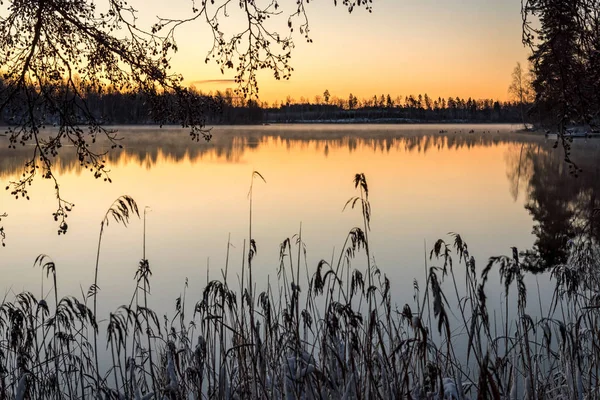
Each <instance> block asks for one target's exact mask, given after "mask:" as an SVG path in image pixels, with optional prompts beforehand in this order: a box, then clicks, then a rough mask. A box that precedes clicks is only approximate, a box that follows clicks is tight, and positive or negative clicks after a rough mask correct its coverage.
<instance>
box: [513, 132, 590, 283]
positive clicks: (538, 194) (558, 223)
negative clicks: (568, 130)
mask: <svg viewBox="0 0 600 400" xmlns="http://www.w3.org/2000/svg"><path fill="white" fill-rule="evenodd" d="M573 155H574V158H575V157H576V158H577V160H578V164H579V165H580V167H581V168H582V169H583V171H582V172H581V173H580V174H579V176H578V177H574V176H573V175H572V174H569V170H568V168H567V166H566V164H565V163H564V160H563V159H562V155H561V150H559V149H553V148H552V146H551V143H523V144H516V145H515V146H513V147H512V149H511V150H510V151H509V152H508V153H507V154H506V157H505V159H506V166H507V177H508V179H509V182H510V190H511V194H512V196H513V198H514V199H515V200H517V198H518V197H519V189H520V188H521V190H522V188H524V187H525V188H527V189H526V194H525V196H526V198H525V209H527V211H528V212H529V214H530V215H531V216H532V218H533V221H534V226H533V230H532V233H533V234H534V235H535V237H536V238H535V242H534V245H533V248H532V249H530V250H527V251H523V252H522V253H521V256H522V259H523V267H524V268H526V269H528V270H530V271H532V272H541V271H545V270H547V269H549V268H552V267H557V266H564V265H566V264H569V263H571V262H572V261H574V260H573V259H572V257H577V258H579V261H581V257H586V258H587V259H588V262H589V261H590V260H589V257H594V258H596V257H597V254H598V247H599V245H600V211H599V209H600V198H599V197H598V195H599V193H600V165H599V163H598V160H600V143H599V142H598V141H596V140H590V141H582V142H575V143H574V144H573ZM596 259H597V258H596Z"/></svg>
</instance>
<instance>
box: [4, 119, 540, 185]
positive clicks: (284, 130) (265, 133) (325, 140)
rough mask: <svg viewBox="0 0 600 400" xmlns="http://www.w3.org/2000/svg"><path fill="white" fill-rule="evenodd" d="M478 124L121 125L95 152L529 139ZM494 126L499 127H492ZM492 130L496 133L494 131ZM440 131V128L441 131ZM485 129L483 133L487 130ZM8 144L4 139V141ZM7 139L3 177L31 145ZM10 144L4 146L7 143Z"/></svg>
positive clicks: (150, 162) (221, 154)
mask: <svg viewBox="0 0 600 400" xmlns="http://www.w3.org/2000/svg"><path fill="white" fill-rule="evenodd" d="M484 127H485V129H487V130H484V129H483V128H479V129H478V130H476V132H475V133H466V132H468V130H467V128H463V127H462V126H457V127H455V129H451V130H448V129H444V131H447V132H448V133H436V126H431V125H430V126H424V127H423V126H421V127H419V126H416V127H415V126H408V127H407V126H401V127H393V126H392V127H390V126H387V127H381V126H366V127H365V126H358V127H356V126H342V127H339V126H326V127H323V126H322V125H319V126H318V127H317V128H316V129H315V128H312V127H308V128H307V127H306V126H302V127H300V128H294V127H291V128H290V127H287V126H286V127H271V126H269V127H245V128H239V127H230V128H222V127H220V128H216V129H215V131H214V136H213V139H212V140H211V142H209V143H206V142H199V143H196V142H193V141H191V140H190V139H189V137H188V136H187V135H186V134H185V131H183V130H181V129H179V128H163V129H159V128H131V127H127V128H122V129H121V132H122V134H121V138H122V142H121V143H122V144H123V146H124V149H122V150H112V151H108V150H109V144H108V143H104V144H103V143H102V141H101V140H99V141H98V143H97V144H96V145H95V148H94V150H95V151H96V152H98V153H104V152H107V154H106V157H105V159H106V161H107V162H108V163H109V164H113V165H117V164H119V163H136V164H138V165H142V166H144V167H146V168H148V169H150V168H152V167H154V166H155V165H156V164H157V162H158V160H159V159H162V160H165V161H167V162H175V163H179V162H181V161H183V160H190V161H192V162H199V161H202V160H206V159H211V160H217V161H221V162H228V163H239V162H241V161H242V159H243V156H244V154H246V153H247V152H250V151H253V150H257V149H259V148H260V147H261V146H265V145H267V144H269V143H273V142H275V143H277V144H278V145H281V146H284V147H285V148H287V149H291V148H292V147H293V148H296V149H300V150H305V149H311V150H312V149H314V150H315V151H316V152H317V153H320V154H322V155H324V156H325V157H327V156H328V154H329V152H330V151H331V150H338V149H341V148H343V149H347V150H348V151H349V152H350V153H352V152H354V151H356V150H357V149H359V148H367V149H372V150H373V151H377V152H381V153H389V152H390V151H400V150H402V151H406V152H418V153H423V154H426V153H427V152H428V151H430V150H432V149H435V150H459V149H463V148H464V149H471V148H474V147H489V146H496V145H498V144H501V143H502V144H505V143H526V142H527V141H529V140H531V139H532V138H531V137H530V136H527V135H514V134H512V133H510V132H509V130H508V129H507V126H506V125H504V126H502V125H501V126H498V128H501V129H495V130H491V129H488V128H489V126H487V125H486V126H484ZM493 128H496V126H493ZM492 131H494V133H491V132H492ZM438 132H439V131H438ZM484 132H485V133H484ZM4 142H6V143H4ZM7 143H8V142H7V138H6V137H0V177H1V178H3V179H8V177H10V176H13V175H17V174H20V173H21V172H22V169H23V165H24V163H25V162H26V161H28V159H29V158H30V157H31V156H32V151H31V148H30V147H21V148H17V149H16V150H10V149H8V148H7V147H8V146H7ZM5 144H6V145H5ZM55 165H56V169H57V170H58V171H60V172H63V173H68V172H71V171H77V172H79V171H80V166H79V163H78V160H77V155H76V154H75V153H74V152H69V151H68V149H64V151H63V152H62V153H61V155H60V157H59V158H58V159H56V160H55Z"/></svg>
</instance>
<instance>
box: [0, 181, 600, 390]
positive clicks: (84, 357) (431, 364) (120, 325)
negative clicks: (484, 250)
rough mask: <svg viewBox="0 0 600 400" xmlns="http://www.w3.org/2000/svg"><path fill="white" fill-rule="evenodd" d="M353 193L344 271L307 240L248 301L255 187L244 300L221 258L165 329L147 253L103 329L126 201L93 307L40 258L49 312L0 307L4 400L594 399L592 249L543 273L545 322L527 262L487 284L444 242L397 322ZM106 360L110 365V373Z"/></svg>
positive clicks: (596, 322)
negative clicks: (548, 278)
mask: <svg viewBox="0 0 600 400" xmlns="http://www.w3.org/2000/svg"><path fill="white" fill-rule="evenodd" d="M255 177H260V178H262V176H260V175H256V174H253V177H252V179H253V181H254V179H255ZM354 184H355V188H356V189H357V191H358V194H357V196H356V197H354V198H352V199H350V200H349V202H348V203H347V204H346V205H347V206H349V207H350V208H353V209H354V208H355V209H356V210H357V211H358V212H359V213H360V224H361V227H355V228H352V229H351V230H350V231H349V232H348V234H347V237H346V240H345V243H344V246H343V248H342V249H341V250H340V251H339V253H338V254H337V255H336V258H335V259H332V260H330V261H325V260H322V261H320V262H319V263H318V264H317V265H316V266H308V265H307V261H306V254H305V248H304V245H303V242H302V233H301V229H300V232H299V234H298V235H296V236H294V237H292V238H287V239H285V240H284V241H283V242H282V244H281V248H280V264H279V267H278V269H277V271H276V272H277V279H276V280H275V281H274V282H271V281H269V282H268V283H267V284H266V285H263V286H265V287H264V289H263V290H262V291H260V292H258V293H255V288H256V287H257V285H256V282H254V281H253V275H252V268H253V258H254V255H255V254H256V252H257V244H256V242H255V241H254V239H253V237H252V188H251V191H250V194H249V201H250V208H249V222H250V223H249V238H248V243H247V248H246V247H245V248H244V253H245V257H243V260H244V261H243V265H242V266H241V269H242V270H241V277H242V278H241V280H240V281H238V282H237V285H232V284H231V282H229V281H228V279H227V277H228V270H230V269H231V268H232V266H230V265H229V261H228V260H229V247H230V246H229V245H228V248H227V252H228V253H227V261H226V262H225V265H223V266H222V270H221V279H216V280H212V281H210V282H208V284H207V285H206V287H205V288H204V290H203V292H202V293H201V294H200V296H199V298H197V299H193V298H191V299H190V297H191V295H190V294H189V293H188V292H187V282H186V285H185V287H184V290H183V294H182V295H181V296H179V297H178V298H177V299H176V300H175V302H174V314H173V316H172V317H171V318H169V319H167V318H165V319H164V320H163V321H161V320H160V319H159V318H158V316H157V315H156V313H155V312H154V311H152V310H151V309H150V308H149V307H148V296H150V283H151V275H152V272H151V269H150V263H149V261H148V260H147V259H145V252H144V255H143V259H142V260H141V261H140V263H139V265H138V268H137V271H136V273H135V276H134V279H135V282H136V285H135V287H134V290H133V294H132V297H131V300H130V301H129V303H128V304H126V305H123V306H120V307H119V308H117V309H116V310H114V312H112V313H110V314H109V316H108V319H107V321H106V323H103V324H100V326H99V324H98V322H97V310H98V308H97V300H98V298H99V293H100V292H99V291H98V289H99V286H98V280H99V269H100V254H101V251H100V248H101V243H102V236H103V234H104V233H105V227H106V225H107V224H108V220H109V217H112V218H114V219H115V220H116V221H117V222H120V223H123V224H126V223H127V222H128V221H129V219H130V217H133V216H136V215H137V216H139V212H138V207H137V204H136V203H135V201H133V199H131V198H130V197H127V196H125V197H121V198H119V199H117V200H116V201H115V203H113V205H112V206H111V207H110V208H109V209H108V211H107V213H106V215H105V217H104V219H103V220H102V223H101V228H100V234H99V242H98V256H97V262H96V272H95V280H94V283H93V285H92V286H91V288H90V290H89V291H88V293H87V294H86V295H84V294H82V295H81V296H80V297H77V296H71V295H67V296H63V295H62V294H60V293H59V287H58V277H57V271H58V268H57V266H56V265H55V263H54V262H53V261H52V260H51V258H50V257H48V256H46V255H41V256H39V257H38V258H37V260H36V261H35V266H36V267H38V268H41V271H42V273H43V274H44V275H45V277H46V279H49V280H50V284H51V285H52V293H53V298H48V299H46V298H41V297H40V298H38V297H36V296H35V295H34V294H32V293H29V292H24V293H20V294H18V295H16V296H14V298H12V299H8V298H5V299H3V301H2V303H1V305H0V398H2V399H3V398H16V399H26V398H31V399H51V398H52V399H58V398H80V399H83V398H106V399H121V398H125V399H151V398H153V399H159V398H160V399H189V398H195V399H203V398H225V399H230V398H231V399H233V398H237V399H242V398H277V399H280V398H285V399H321V398H333V399H358V398H373V399H377V398H382V399H392V398H413V399H426V398H427V399H466V398H479V399H522V398H525V399H534V398H535V399H542V398H544V399H561V398H578V399H584V398H598V397H599V396H600V393H599V380H598V376H599V375H598V374H599V368H600V338H599V337H598V335H597V333H598V332H599V331H600V330H599V329H600V312H599V310H600V295H599V294H600V279H599V275H598V267H599V264H598V260H599V259H600V258H599V256H600V252H599V246H598V243H594V242H592V241H590V240H584V239H581V240H580V241H578V242H577V243H574V244H573V247H572V249H571V258H570V260H569V262H568V263H567V264H565V265H559V266H556V267H554V269H553V270H552V271H551V272H550V273H551V274H552V279H553V281H554V282H555V289H554V296H553V301H552V304H551V305H550V307H548V310H549V311H547V312H546V314H544V311H543V310H542V307H541V304H539V310H538V307H537V306H538V305H534V306H531V305H529V303H531V301H528V300H531V298H533V297H535V296H534V295H535V293H536V291H535V290H533V291H532V290H529V291H528V288H527V287H526V284H525V276H526V274H527V272H526V269H527V268H526V265H528V264H527V263H528V261H530V260H529V259H528V257H529V258H530V257H531V254H529V253H519V252H518V251H517V249H514V250H513V253H512V255H511V256H501V257H493V258H491V259H490V260H489V262H488V263H487V265H486V266H485V267H484V268H483V269H482V270H481V271H480V270H478V268H477V267H476V264H475V260H474V258H473V257H472V256H471V255H470V252H469V248H468V246H467V243H466V242H465V241H464V240H463V238H462V237H461V236H460V235H458V234H451V235H450V240H449V241H444V240H438V241H437V242H436V243H435V244H434V246H433V248H432V249H431V251H430V253H429V254H428V258H429V260H428V264H431V266H429V267H427V268H426V277H425V279H426V280H425V282H424V285H420V284H419V282H418V281H416V280H415V281H414V285H413V287H414V297H413V298H414V302H413V303H412V304H405V305H403V306H402V307H400V306H397V305H395V304H394V302H393V300H392V299H393V296H392V290H393V289H392V283H391V282H390V281H389V279H388V278H387V277H386V275H385V274H384V273H383V272H382V271H380V270H379V269H378V267H377V266H376V264H375V263H374V262H373V259H372V255H371V252H370V245H369V231H370V218H371V206H370V203H369V197H368V195H369V188H368V185H367V180H366V178H365V176H364V175H363V174H357V175H356V176H355V180H354ZM355 206H356V207H355ZM358 206H360V207H358ZM145 213H146V210H144V217H145ZM458 269H461V271H459V270H458ZM492 273H499V275H500V278H501V282H502V284H503V285H504V288H503V289H504V290H503V296H504V304H505V306H506V308H505V309H504V310H502V312H501V316H500V317H497V316H496V312H495V308H493V307H490V306H489V304H488V301H487V296H486V288H487V286H486V285H488V281H489V277H490V276H491V275H490V274H492ZM43 282H44V279H43V280H42V285H43ZM42 293H44V290H43V287H42ZM513 293H516V297H513V296H514V295H513ZM532 293H533V295H532ZM538 293H539V292H538ZM528 294H529V296H528ZM513 298H514V300H513ZM90 300H91V302H92V304H91V308H90V306H89V303H90ZM540 303H541V302H540ZM491 310H494V311H493V313H492V315H490V311H491ZM514 310H516V311H514ZM532 310H534V311H532ZM531 315H536V316H535V317H532V316H531ZM99 337H100V338H99ZM99 341H105V342H106V344H107V348H106V350H102V349H99V348H98V342H99ZM461 342H462V343H463V344H462V345H461V344H460V343H461ZM99 352H105V356H107V357H109V358H110V362H109V363H108V364H109V365H108V367H107V368H102V367H101V362H99V357H100V354H99Z"/></svg>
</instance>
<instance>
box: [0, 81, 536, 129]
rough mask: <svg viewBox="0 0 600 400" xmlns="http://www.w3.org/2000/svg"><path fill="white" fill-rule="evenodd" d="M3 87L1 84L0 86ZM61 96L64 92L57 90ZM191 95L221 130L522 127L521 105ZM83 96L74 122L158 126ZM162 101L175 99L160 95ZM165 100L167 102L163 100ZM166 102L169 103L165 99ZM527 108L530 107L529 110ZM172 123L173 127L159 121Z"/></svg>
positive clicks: (10, 114)
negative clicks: (330, 125)
mask: <svg viewBox="0 0 600 400" xmlns="http://www.w3.org/2000/svg"><path fill="white" fill-rule="evenodd" d="M0 86H2V83H1V82H0ZM56 90H57V91H60V90H61V88H59V87H58V88H56ZM190 93H191V95H193V96H195V97H197V100H198V101H199V102H200V103H202V104H204V106H205V107H204V110H206V112H205V121H204V122H205V123H207V124H211V125H219V124H232V125H235V124H264V123H295V122H303V123H311V122H312V123H318V122H334V123H361V122H370V123H415V122H441V123H444V122H453V123H456V122H481V123H484V122H506V123H519V122H523V119H522V113H521V106H522V104H520V103H519V102H510V101H508V102H501V101H497V100H492V99H477V100H476V99H472V98H468V99H462V98H459V97H448V98H447V99H446V98H441V97H438V98H431V97H429V96H428V95H427V94H425V95H421V94H419V95H417V96H414V95H408V96H405V97H401V96H396V97H394V98H392V96H391V95H389V94H388V95H384V94H382V95H379V96H377V95H374V96H373V97H371V98H368V99H364V98H363V99H359V98H357V97H356V96H354V95H352V94H350V95H349V96H348V97H347V98H343V97H337V96H335V95H333V96H332V95H330V94H329V91H328V90H325V92H324V93H323V95H317V96H315V97H314V100H313V101H310V100H307V99H305V98H303V97H302V98H300V101H295V100H294V99H292V98H291V97H289V96H288V97H287V99H285V100H283V101H276V102H274V103H272V104H268V103H267V102H259V101H255V100H247V99H244V98H243V97H240V96H237V95H236V94H235V92H234V91H232V90H230V89H228V90H226V91H224V92H216V93H214V94H213V93H210V94H204V93H202V92H199V91H196V90H195V89H193V88H192V89H191V90H190ZM80 94H82V97H83V100H85V102H84V101H81V100H79V101H78V100H74V101H73V102H72V103H71V104H69V107H70V110H69V112H68V115H70V117H71V118H72V120H74V121H77V120H81V121H82V123H85V122H84V119H85V117H84V115H86V113H90V114H91V115H93V116H94V118H96V119H97V120H98V121H99V122H101V123H104V124H151V123H156V122H157V121H156V120H157V118H156V115H152V112H151V110H152V103H153V102H154V101H156V99H151V98H149V97H148V96H147V95H145V94H143V93H123V92H119V91H117V90H115V89H112V88H111V87H109V88H107V89H104V90H103V91H98V90H95V89H92V88H89V87H87V88H86V87H82V88H81V91H80ZM159 96H162V97H173V102H175V101H176V96H174V95H172V94H162V95H159ZM163 100H164V99H163ZM167 100H168V99H167ZM527 106H529V105H527ZM20 112H21V113H22V112H25V111H24V110H20V111H19V110H10V109H5V110H4V112H3V113H2V115H0V120H1V122H2V124H3V125H12V124H13V123H16V121H18V120H20V118H19V117H21V116H20V115H17V114H19V113H20ZM61 114H62V115H65V112H64V110H61V112H56V113H54V114H53V113H51V114H50V115H44V116H43V119H44V121H45V123H46V124H49V125H53V124H54V125H60V124H61V121H60V119H59V118H60V117H59V115H61ZM87 115H89V114H87ZM158 122H159V123H160V122H162V123H167V124H168V123H172V122H174V121H158Z"/></svg>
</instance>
